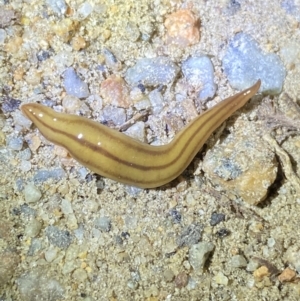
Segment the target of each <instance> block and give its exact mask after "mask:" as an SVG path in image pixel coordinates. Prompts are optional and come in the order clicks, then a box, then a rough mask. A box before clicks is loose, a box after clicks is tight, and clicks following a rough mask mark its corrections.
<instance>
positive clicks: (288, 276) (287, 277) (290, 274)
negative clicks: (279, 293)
mask: <svg viewBox="0 0 300 301" xmlns="http://www.w3.org/2000/svg"><path fill="white" fill-rule="evenodd" d="M295 277H296V272H295V271H294V270H292V269H290V268H286V269H284V270H283V271H282V273H281V274H280V275H279V276H278V280H279V281H280V282H289V281H292V280H293V279H294V278H295Z"/></svg>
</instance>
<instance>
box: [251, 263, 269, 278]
mask: <svg viewBox="0 0 300 301" xmlns="http://www.w3.org/2000/svg"><path fill="white" fill-rule="evenodd" d="M253 276H254V278H255V279H256V280H258V281H261V280H262V279H263V278H264V277H266V276H270V271H269V269H268V268H267V267H266V266H265V265H263V266H261V267H259V268H258V269H256V270H255V271H254V272H253Z"/></svg>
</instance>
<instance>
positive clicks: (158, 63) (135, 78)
mask: <svg viewBox="0 0 300 301" xmlns="http://www.w3.org/2000/svg"><path fill="white" fill-rule="evenodd" d="M178 72H179V68H178V67H177V66H176V65H175V64H174V63H173V62H172V61H171V60H170V59H169V58H168V57H165V56H160V57H155V58H142V59H139V60H138V61H137V63H136V64H135V66H133V67H131V68H129V69H128V70H127V72H126V76H125V79H126V81H127V82H128V83H129V84H130V85H133V86H134V85H138V84H139V83H142V84H144V85H146V86H158V85H167V84H168V83H171V82H172V81H173V80H174V79H175V77H176V75H177V74H178Z"/></svg>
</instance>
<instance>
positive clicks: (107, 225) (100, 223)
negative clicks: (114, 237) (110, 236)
mask: <svg viewBox="0 0 300 301" xmlns="http://www.w3.org/2000/svg"><path fill="white" fill-rule="evenodd" d="M95 227H96V228H97V229H100V230H102V231H105V232H109V231H110V229H111V220H110V218H109V217H107V216H102V217H99V218H97V219H96V220H95Z"/></svg>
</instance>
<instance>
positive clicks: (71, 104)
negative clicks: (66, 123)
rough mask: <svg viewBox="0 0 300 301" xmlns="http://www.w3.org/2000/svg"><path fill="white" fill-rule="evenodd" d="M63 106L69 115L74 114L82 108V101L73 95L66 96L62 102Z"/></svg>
mask: <svg viewBox="0 0 300 301" xmlns="http://www.w3.org/2000/svg"><path fill="white" fill-rule="evenodd" d="M62 105H63V107H64V109H65V110H66V112H67V113H71V114H74V113H75V112H76V111H77V110H78V109H79V108H80V107H81V100H80V99H79V98H77V97H75V96H72V95H66V96H65V97H64V98H63V100H62Z"/></svg>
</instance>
